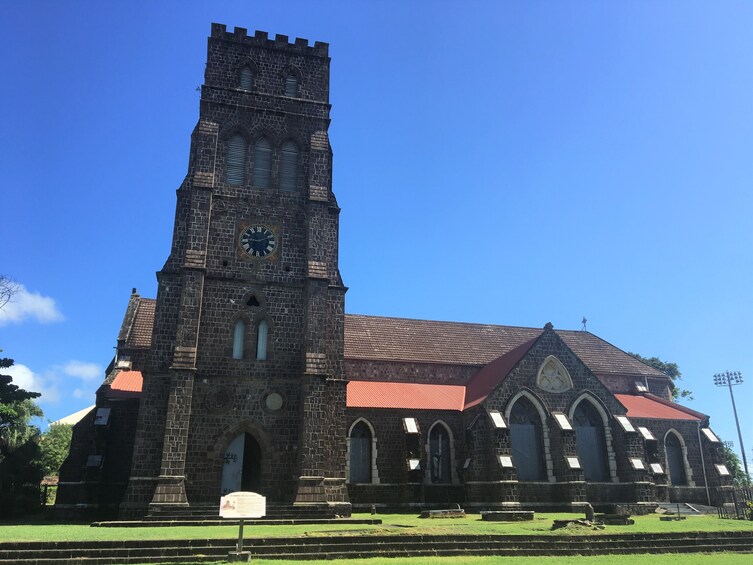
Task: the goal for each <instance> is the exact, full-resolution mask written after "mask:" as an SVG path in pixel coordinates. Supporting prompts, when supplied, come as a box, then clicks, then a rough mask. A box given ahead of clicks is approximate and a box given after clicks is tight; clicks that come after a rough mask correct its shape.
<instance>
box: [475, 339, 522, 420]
mask: <svg viewBox="0 0 753 565" xmlns="http://www.w3.org/2000/svg"><path fill="white" fill-rule="evenodd" d="M535 342H536V338H534V339H531V340H528V341H526V342H525V343H523V344H522V345H519V346H518V347H516V348H515V349H513V350H512V351H510V352H509V353H507V354H506V355H502V356H501V357H498V358H497V359H495V360H494V361H492V362H491V363H489V364H488V365H486V366H485V367H484V368H483V369H481V370H480V371H479V372H478V373H476V374H475V375H473V377H471V380H470V381H469V382H468V385H467V389H466V394H465V408H471V407H473V406H475V405H476V404H479V403H480V402H483V401H484V399H486V397H487V396H489V395H490V394H491V393H492V391H493V390H494V389H495V388H496V387H497V385H499V383H501V382H502V379H504V378H505V377H506V376H507V375H508V373H509V372H510V371H512V369H513V367H515V365H516V364H517V363H518V361H520V360H521V359H522V358H523V356H524V355H525V354H526V353H527V352H528V350H529V349H531V346H532V345H533V344H534V343H535Z"/></svg>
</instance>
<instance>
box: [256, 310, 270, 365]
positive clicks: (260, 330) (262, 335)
mask: <svg viewBox="0 0 753 565" xmlns="http://www.w3.org/2000/svg"><path fill="white" fill-rule="evenodd" d="M268 331H269V325H268V324H267V321H266V320H262V321H260V322H259V325H258V326H257V327H256V360H257V361H266V359H267V333H268Z"/></svg>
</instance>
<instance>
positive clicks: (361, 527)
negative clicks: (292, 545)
mask: <svg viewBox="0 0 753 565" xmlns="http://www.w3.org/2000/svg"><path fill="white" fill-rule="evenodd" d="M354 517H355V518H371V517H372V516H370V515H368V514H356V515H354ZM376 517H378V518H381V519H382V521H383V523H382V524H381V525H365V524H348V523H342V524H320V525H296V526H254V525H248V524H247V525H246V528H245V532H244V533H245V537H246V538H254V537H288V536H331V535H342V536H347V535H353V534H360V535H364V534H366V535H369V534H373V535H384V534H399V535H419V534H434V535H452V534H476V535H478V534H505V535H555V536H556V535H604V534H614V533H652V532H693V531H706V532H709V531H753V521H747V520H725V519H720V518H717V517H716V516H691V517H689V518H688V519H687V520H682V521H677V522H674V521H673V522H661V521H659V516H658V515H657V514H650V515H648V516H636V517H635V524H634V525H632V526H607V527H606V528H605V529H603V530H592V529H588V528H573V529H560V530H556V531H552V530H551V529H550V527H551V525H552V520H554V519H559V518H582V514H578V515H576V514H537V515H536V518H535V519H534V520H533V521H528V522H482V521H481V519H480V516H479V515H477V514H470V515H468V516H466V517H465V518H453V519H432V518H429V519H421V518H418V517H417V516H416V515H414V514H383V515H379V516H376ZM237 535H238V527H237V526H176V527H170V528H161V527H139V528H93V527H90V526H88V525H75V524H60V525H57V524H55V525H49V524H34V525H29V524H24V525H0V542H3V541H88V540H143V539H200V538H226V539H234V538H235V537H236V536H237ZM751 559H753V558H751V557H750V556H749V560H751ZM474 562H478V563H483V561H474ZM276 563H278V564H279V563H280V562H279V561H277V562H276ZM359 563H362V565H370V563H367V561H363V562H359ZM389 563H391V564H392V565H397V564H398V562H396V561H395V560H390V561H389ZM432 563H435V562H434V561H432ZM453 563H457V561H455V560H453ZM662 563H663V562H662Z"/></svg>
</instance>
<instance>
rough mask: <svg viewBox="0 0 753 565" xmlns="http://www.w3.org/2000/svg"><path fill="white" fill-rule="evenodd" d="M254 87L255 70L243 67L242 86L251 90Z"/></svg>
mask: <svg viewBox="0 0 753 565" xmlns="http://www.w3.org/2000/svg"><path fill="white" fill-rule="evenodd" d="M253 87H254V71H253V70H252V69H251V67H243V68H242V69H241V88H242V89H243V90H251V89H252V88H253Z"/></svg>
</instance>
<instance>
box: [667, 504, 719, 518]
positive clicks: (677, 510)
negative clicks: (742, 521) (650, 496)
mask: <svg viewBox="0 0 753 565" xmlns="http://www.w3.org/2000/svg"><path fill="white" fill-rule="evenodd" d="M658 508H661V509H663V510H664V511H665V512H666V513H667V514H674V515H675V516H678V515H679V516H700V515H702V514H713V515H716V514H717V512H718V509H717V508H716V506H704V505H702V504H690V503H687V502H662V503H661V504H659V505H658Z"/></svg>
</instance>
